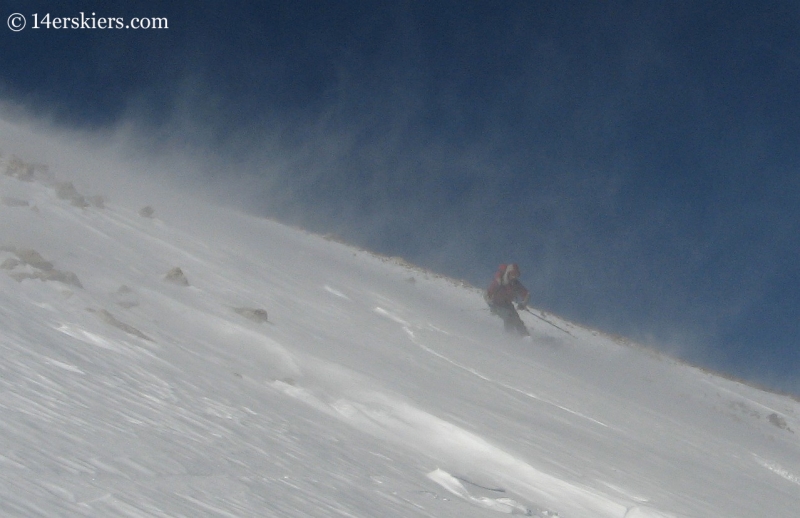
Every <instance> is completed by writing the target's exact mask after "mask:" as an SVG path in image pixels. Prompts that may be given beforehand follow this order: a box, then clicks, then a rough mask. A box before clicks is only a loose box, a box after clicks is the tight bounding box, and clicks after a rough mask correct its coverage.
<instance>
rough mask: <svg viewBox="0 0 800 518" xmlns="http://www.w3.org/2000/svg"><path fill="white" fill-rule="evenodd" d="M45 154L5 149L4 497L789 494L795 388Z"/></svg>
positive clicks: (755, 502)
mask: <svg viewBox="0 0 800 518" xmlns="http://www.w3.org/2000/svg"><path fill="white" fill-rule="evenodd" d="M2 151H4V150H2ZM50 165H51V166H52V169H48V168H45V167H41V166H33V165H31V164H30V163H28V162H24V161H21V160H18V159H15V158H13V157H11V156H9V155H5V154H4V155H3V156H2V158H0V196H2V198H0V319H2V320H1V321H2V325H0V440H1V441H2V446H3V447H2V449H0V480H1V481H2V483H0V514H1V515H3V516H20V517H21V516H25V517H27V516H44V517H53V516H98V517H100V516H102V517H107V516H134V517H150V516H159V517H163V516H227V517H230V516H237V517H242V516H276V517H301V516H302V517H306V516H314V517H323V516H360V517H377V516H381V517H392V516H395V517H409V516H421V517H456V516H458V517H463V516H476V517H478V516H480V517H483V516H488V517H491V516H497V515H500V514H518V515H530V516H561V517H566V518H584V517H585V518H589V517H591V518H598V517H613V518H623V517H627V518H636V517H697V518H700V517H720V516H724V517H751V516H764V517H767V516H769V517H773V516H774V517H790V516H794V515H795V513H796V509H797V502H799V501H800V444H798V433H800V403H798V402H797V401H795V400H793V399H791V398H788V397H785V396H781V395H777V394H772V393H767V392H763V391H759V390H757V389H755V388H752V387H748V386H745V385H742V384H739V383H736V382H734V381H730V380H726V379H722V378H718V377H715V376H713V375H711V374H709V373H705V372H702V371H700V370H697V369H694V368H692V367H689V366H686V365H683V364H681V363H679V362H676V361H673V360H671V359H669V358H666V357H662V356H659V355H655V354H653V353H650V352H648V351H645V350H642V349H638V348H631V347H626V346H623V345H621V344H619V343H616V342H615V341H613V340H612V339H610V338H609V337H606V336H604V335H602V334H599V333H596V332H593V331H591V330H587V329H584V328H581V327H579V326H575V325H572V324H570V323H569V322H565V321H562V320H559V319H556V318H555V317H553V316H549V317H548V318H550V319H551V321H552V322H553V323H555V324H556V325H558V326H559V327H561V328H563V330H562V329H558V328H556V327H554V326H552V325H548V324H547V323H546V322H543V321H542V320H540V319H537V318H533V316H532V315H528V314H525V313H523V318H524V319H525V320H526V323H527V324H528V326H529V328H530V329H531V330H532V335H533V339H532V340H531V341H527V340H518V339H515V338H511V337H509V336H506V335H504V334H503V332H502V324H501V323H500V322H499V320H496V319H495V318H494V317H492V316H491V315H490V314H489V313H488V311H486V309H485V305H484V303H483V300H482V298H481V295H480V293H478V292H477V291H476V290H474V289H469V288H466V287H463V286H459V285H457V284H456V283H453V282H451V281H449V280H448V279H445V278H440V277H437V276H435V275H430V274H428V273H426V272H421V271H419V270H415V269H413V268H409V267H408V266H407V265H405V264H401V263H398V262H397V261H393V260H388V259H386V258H381V257H378V256H375V255H373V254H370V253H368V252H365V251H361V250H356V249H353V248H350V247H348V246H345V245H343V244H340V243H336V242H331V241H329V240H325V239H323V238H321V237H319V236H315V235H311V234H308V233H305V232H303V231H300V230H297V229H292V228H288V227H285V226H282V225H280V224H278V223H276V222H272V221H267V220H263V219H258V218H254V217H250V216H245V215H241V214H237V213H235V212H232V211H228V210H224V209H220V208H214V207H210V206H207V205H204V204H201V203H192V202H190V201H185V202H180V203H178V202H177V200H176V203H175V204H173V205H170V204H162V205H158V204H156V205H154V206H153V207H152V211H140V210H139V209H140V208H141V207H130V206H125V200H124V199H122V200H119V199H113V198H112V199H105V198H104V197H103V193H94V192H91V193H89V192H88V189H90V188H91V186H82V185H78V186H77V188H76V187H74V186H71V184H68V183H67V182H66V181H64V180H61V179H59V178H58V174H57V168H58V164H50ZM84 189H86V190H87V194H83V190H84ZM565 331H568V333H567V332H565Z"/></svg>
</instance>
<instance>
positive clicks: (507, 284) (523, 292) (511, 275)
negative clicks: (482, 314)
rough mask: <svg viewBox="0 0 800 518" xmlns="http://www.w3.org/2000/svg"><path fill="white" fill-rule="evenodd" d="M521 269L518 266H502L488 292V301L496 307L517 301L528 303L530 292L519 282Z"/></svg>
mask: <svg viewBox="0 0 800 518" xmlns="http://www.w3.org/2000/svg"><path fill="white" fill-rule="evenodd" d="M517 277H519V267H518V266H517V265H516V264H501V265H500V267H499V268H498V269H497V273H495V274H494V279H492V283H491V284H490V285H489V289H488V290H486V301H487V302H488V303H489V304H492V305H495V306H508V305H511V304H513V303H514V301H515V300H521V301H522V302H523V303H524V304H527V303H528V299H529V298H530V292H529V291H528V290H527V288H525V286H523V285H522V283H521V282H519V279H518V278H517Z"/></svg>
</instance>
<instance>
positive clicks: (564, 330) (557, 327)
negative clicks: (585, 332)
mask: <svg viewBox="0 0 800 518" xmlns="http://www.w3.org/2000/svg"><path fill="white" fill-rule="evenodd" d="M525 311H527V312H528V313H530V314H531V315H533V316H535V317H536V318H538V319H539V320H541V321H542V322H547V323H548V324H550V325H551V326H553V327H555V328H556V329H558V330H559V331H563V332H565V333H567V334H568V335H569V336H575V335H573V334H572V333H570V332H569V331H567V330H566V329H564V328H563V327H560V326H557V325H556V324H554V323H552V322H550V321H549V320H547V319H546V318H544V317H540V316H539V315H537V314H536V313H534V312H533V311H531V310H530V309H529V308H528V306H525Z"/></svg>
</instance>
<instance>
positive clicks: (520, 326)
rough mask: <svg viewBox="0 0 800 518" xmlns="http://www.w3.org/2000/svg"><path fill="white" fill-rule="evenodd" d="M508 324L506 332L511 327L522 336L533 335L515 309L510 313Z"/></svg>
mask: <svg viewBox="0 0 800 518" xmlns="http://www.w3.org/2000/svg"><path fill="white" fill-rule="evenodd" d="M506 324H507V325H506V330H508V328H509V327H511V329H513V330H514V331H516V332H517V333H518V334H519V335H520V336H530V335H531V334H530V332H529V331H528V328H527V327H525V322H523V321H522V318H521V317H520V316H519V313H517V310H516V309H514V308H513V307H512V308H511V311H510V312H509V319H508V322H506Z"/></svg>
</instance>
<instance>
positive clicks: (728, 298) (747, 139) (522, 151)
mask: <svg viewBox="0 0 800 518" xmlns="http://www.w3.org/2000/svg"><path fill="white" fill-rule="evenodd" d="M54 5H56V4H55V3H53V2H38V1H33V0H25V1H13V0H5V1H2V2H0V6H2V7H3V9H2V19H3V20H5V19H6V18H7V17H8V16H9V15H11V14H12V13H15V12H19V13H21V14H23V15H25V16H26V18H27V21H28V27H27V28H26V29H25V30H23V31H21V32H17V33H15V32H12V31H11V30H9V29H7V28H6V27H3V30H2V31H0V32H2V36H1V37H2V52H0V96H2V98H3V99H5V100H10V101H14V102H16V103H21V104H22V105H23V106H25V107H26V109H27V110H29V111H30V112H32V113H33V114H34V115H36V116H42V117H48V118H50V119H52V120H54V121H55V122H56V124H58V125H59V126H61V127H63V128H64V129H69V128H80V129H84V130H85V129H91V130H95V131H98V132H103V131H109V130H111V129H112V128H114V127H117V126H118V125H120V124H121V123H122V122H123V121H124V122H126V123H129V124H132V125H133V126H135V127H137V128H139V129H140V131H141V133H142V134H143V135H145V136H146V138H145V139H144V142H145V143H144V144H141V143H140V145H142V146H144V149H145V151H146V152H148V153H152V154H158V153H167V152H170V153H172V152H180V153H186V154H187V155H189V156H192V155H203V156H209V155H211V156H213V157H215V161H213V164H212V165H208V164H206V166H203V165H202V164H201V165H199V166H198V169H197V171H196V172H193V173H187V174H186V176H188V177H190V179H191V180H194V181H196V182H197V183H203V182H207V183H208V184H209V185H215V186H217V187H218V186H219V185H221V180H224V179H227V178H230V179H231V181H230V185H240V186H241V185H246V186H247V188H246V193H245V192H244V191H245V189H243V188H240V190H239V191H238V192H232V193H228V195H229V196H230V198H231V199H233V197H235V196H238V197H239V199H245V201H244V203H245V205H246V206H247V208H248V209H249V210H251V211H254V212H257V213H259V214H264V215H268V216H274V217H277V218H279V219H282V220H284V221H286V222H289V223H297V224H302V225H304V226H306V227H308V228H310V229H313V230H316V231H320V232H335V233H338V234H340V235H341V236H343V237H344V238H346V239H348V240H350V241H352V242H354V243H357V244H360V245H364V246H367V247H369V248H371V249H374V250H377V251H380V252H383V253H386V254H390V255H400V256H403V257H405V258H407V259H409V260H411V261H414V262H417V263H420V264H422V265H424V266H428V267H431V268H433V269H435V270H438V271H441V272H444V273H447V274H450V275H452V276H455V277H462V278H466V279H467V280H469V281H471V282H473V283H475V284H478V285H483V284H486V283H487V282H488V280H489V278H490V276H491V274H492V273H493V271H494V269H495V267H496V265H497V263H500V262H506V261H515V262H518V263H520V265H521V267H522V269H523V280H524V281H526V283H527V285H528V286H529V287H530V288H531V290H532V292H533V297H532V299H533V304H534V305H536V306H537V307H541V308H544V309H547V310H550V311H553V312H556V313H559V314H562V315H564V316H566V317H569V318H572V319H575V320H577V321H579V322H583V323H586V324H588V325H592V326H595V327H599V328H601V329H604V330H607V331H610V332H614V333H619V334H622V335H626V336H630V337H632V338H634V339H636V340H639V341H642V342H646V343H651V344H654V345H658V346H659V347H661V348H663V349H665V350H669V351H670V352H672V353H673V354H677V355H680V356H681V357H683V358H686V359H689V360H691V361H694V362H699V363H701V364H703V365H706V366H708V367H711V368H715V369H720V370H723V371H725V372H728V373H730V374H732V375H736V376H742V377H745V378H748V379H751V380H755V381H758V382H761V383H763V384H765V385H768V386H770V387H773V388H779V389H784V390H791V391H794V392H796V393H800V375H799V374H798V369H800V347H799V346H800V328H799V326H798V320H799V319H798V308H800V294H798V288H800V267H798V250H800V237H799V235H800V228H798V222H799V221H800V5H799V4H798V3H797V2H790V1H783V2H780V1H779V2H769V1H767V2H758V3H754V2H714V1H711V2H692V1H666V2H589V1H586V2H563V1H535V0H528V1H518V2H514V1H507V2H505V1H504V2H497V1H491V2H490V1H485V2H464V1H406V2H400V1H398V2H368V1H365V2H348V1H330V2H303V1H297V2H268V1H263V2H261V1H259V2H257V1H252V2H236V1H232V2H197V1H194V2H137V1H125V2H122V1H119V2H113V1H112V2H109V1H104V2H59V3H58V7H53V6H54ZM81 11H83V12H84V13H85V15H86V16H89V15H90V13H92V12H94V13H96V17H123V18H125V19H126V20H129V19H130V18H132V17H165V18H167V19H168V23H169V29H166V30H149V31H142V30H140V31H133V30H63V29H62V30H53V29H50V30H47V29H44V28H41V29H33V28H32V27H31V23H32V21H33V14H34V13H36V14H37V15H38V17H39V18H40V19H41V18H42V17H43V16H44V14H46V13H50V15H51V17H75V16H80V12H81ZM220 164H225V166H224V167H221V166H220ZM233 189H234V190H235V188H233Z"/></svg>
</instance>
